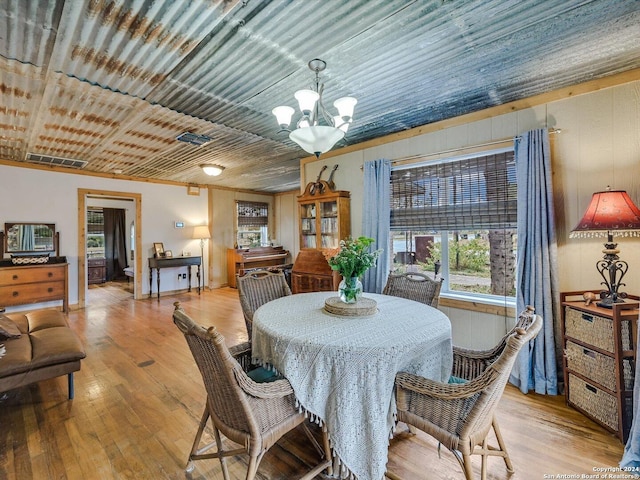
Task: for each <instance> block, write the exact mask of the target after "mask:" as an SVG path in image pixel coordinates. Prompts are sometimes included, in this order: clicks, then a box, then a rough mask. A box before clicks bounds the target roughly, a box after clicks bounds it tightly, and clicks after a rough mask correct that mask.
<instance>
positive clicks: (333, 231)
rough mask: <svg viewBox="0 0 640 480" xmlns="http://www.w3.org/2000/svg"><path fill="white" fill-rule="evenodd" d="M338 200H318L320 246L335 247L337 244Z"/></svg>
mask: <svg viewBox="0 0 640 480" xmlns="http://www.w3.org/2000/svg"><path fill="white" fill-rule="evenodd" d="M338 230H339V228H338V202H336V201H335V200H333V201H329V202H320V233H321V239H322V240H321V242H322V248H337V247H338V244H339V241H340V239H339V236H338V234H339V231H338Z"/></svg>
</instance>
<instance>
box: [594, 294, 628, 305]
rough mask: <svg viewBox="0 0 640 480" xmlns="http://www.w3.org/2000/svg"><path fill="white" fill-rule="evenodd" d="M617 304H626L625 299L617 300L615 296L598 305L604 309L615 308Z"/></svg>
mask: <svg viewBox="0 0 640 480" xmlns="http://www.w3.org/2000/svg"><path fill="white" fill-rule="evenodd" d="M616 303H625V302H624V299H623V298H621V297H620V296H618V297H617V298H616V299H615V300H614V299H613V296H610V297H605V298H603V299H602V300H600V301H599V302H596V305H597V306H599V307H602V308H613V306H614V305H615V304H616Z"/></svg>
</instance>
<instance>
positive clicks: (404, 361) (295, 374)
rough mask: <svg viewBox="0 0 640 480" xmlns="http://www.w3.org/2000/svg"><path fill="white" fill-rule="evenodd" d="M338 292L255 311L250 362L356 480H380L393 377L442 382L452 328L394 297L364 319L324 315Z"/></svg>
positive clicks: (392, 409) (381, 299) (439, 316)
mask: <svg viewBox="0 0 640 480" xmlns="http://www.w3.org/2000/svg"><path fill="white" fill-rule="evenodd" d="M336 295H337V293H336V292H317V293H303V294H297V295H291V296H287V297H283V298H280V299H277V300H274V301H271V302H269V303H267V304H265V305H263V306H261V307H260V308H259V309H258V310H257V311H256V312H255V314H254V317H253V335H252V338H253V356H254V357H255V359H256V360H257V361H259V362H262V363H263V364H269V365H272V366H273V367H274V368H276V369H277V370H278V371H279V372H281V373H282V374H283V375H284V376H285V377H286V378H287V379H288V380H289V381H290V382H291V385H292V386H293V389H294V391H295V395H296V398H297V399H298V402H299V403H300V404H301V406H302V407H303V408H304V409H305V410H307V411H308V412H309V413H311V414H313V415H315V416H317V417H318V418H319V419H320V420H321V421H322V422H324V424H325V425H326V428H327V431H328V434H329V438H330V441H331V446H332V448H333V451H334V454H335V455H336V456H337V457H338V459H339V461H340V463H341V465H342V466H343V467H346V470H344V471H342V472H341V476H345V475H346V476H348V475H350V474H353V475H355V476H356V477H357V479H358V480H380V479H382V478H383V476H384V472H385V466H386V464H387V450H388V445H389V438H390V436H391V434H392V431H393V427H394V419H395V414H396V405H395V400H394V396H393V385H394V380H395V375H396V373H397V372H399V371H408V372H412V373H416V374H418V375H422V376H424V377H427V378H431V379H434V380H438V381H446V380H447V379H448V378H449V375H450V373H451V366H452V362H453V354H452V346H451V323H450V322H449V319H448V318H447V316H446V315H445V314H444V313H442V312H440V311H439V310H437V309H435V308H432V307H429V306H427V305H424V304H422V303H418V302H414V301H412V300H405V299H402V298H398V297H391V296H387V295H377V294H373V293H367V294H365V296H366V297H369V298H373V299H374V300H376V302H377V303H378V313H377V314H375V315H372V316H369V317H338V316H335V315H332V314H329V313H327V312H325V311H324V310H323V306H324V301H325V299H326V298H328V297H330V296H336Z"/></svg>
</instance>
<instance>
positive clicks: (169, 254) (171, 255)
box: [164, 250, 173, 258]
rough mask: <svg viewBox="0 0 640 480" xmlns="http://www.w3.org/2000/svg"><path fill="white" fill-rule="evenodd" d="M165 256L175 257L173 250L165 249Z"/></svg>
mask: <svg viewBox="0 0 640 480" xmlns="http://www.w3.org/2000/svg"><path fill="white" fill-rule="evenodd" d="M164 256H165V258H171V257H173V252H172V251H171V250H165V251H164Z"/></svg>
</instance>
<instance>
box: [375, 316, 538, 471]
mask: <svg viewBox="0 0 640 480" xmlns="http://www.w3.org/2000/svg"><path fill="white" fill-rule="evenodd" d="M518 323H521V324H522V326H517V327H516V328H515V329H514V330H513V331H512V332H511V333H510V335H509V336H508V337H507V338H506V340H505V342H504V345H503V347H502V350H501V351H500V352H499V353H498V354H497V357H496V353H497V351H496V349H491V350H488V351H487V352H485V353H486V354H487V358H483V355H482V352H475V353H474V354H473V355H464V354H463V353H464V350H462V349H457V352H456V355H454V368H453V372H454V375H456V374H457V375H456V376H458V375H459V376H460V377H459V379H457V381H456V383H451V382H450V383H440V382H435V381H433V380H429V379H426V378H423V377H420V376H417V375H413V374H410V373H407V372H400V373H398V374H397V375H396V404H397V409H398V417H397V418H398V421H401V422H404V423H406V424H407V425H410V426H411V425H412V426H414V427H416V428H418V429H420V430H422V431H423V432H426V433H427V434H429V435H431V436H432V437H434V438H435V439H436V440H437V441H438V442H439V443H440V444H442V445H444V446H445V447H446V448H448V449H449V450H450V451H451V452H452V453H453V455H454V456H455V458H456V459H457V460H458V462H459V463H460V466H461V467H462V470H463V472H464V474H465V478H466V479H467V480H471V479H472V478H473V470H472V465H471V455H480V456H481V457H482V463H481V475H480V476H481V479H482V480H485V479H486V477H487V457H488V456H499V457H502V458H503V460H504V462H505V465H506V468H507V471H508V472H510V473H512V472H513V464H512V463H511V459H510V458H509V454H508V453H507V449H506V445H505V443H504V440H503V438H502V434H501V433H500V429H499V428H498V422H497V421H496V418H495V410H496V407H497V405H498V402H499V401H500V398H501V397H502V394H503V392H504V388H505V386H506V384H507V381H508V379H509V375H510V373H511V369H512V367H513V365H514V363H515V360H516V357H517V355H518V352H519V351H520V349H521V348H523V347H524V346H525V345H527V344H528V342H529V341H530V340H533V339H534V338H535V337H536V335H537V334H538V332H539V331H540V329H541V328H542V317H540V316H539V315H535V313H534V312H533V309H527V310H526V311H525V312H523V313H522V314H521V315H520V319H519V322H518ZM467 352H470V351H468V350H467ZM491 359H493V360H491ZM492 428H493V431H494V433H495V436H496V440H497V443H498V446H497V447H496V446H493V445H489V444H488V440H487V437H488V434H489V431H490V430H491V429H492ZM387 476H388V477H389V478H391V479H392V480H398V477H397V476H396V475H395V474H393V473H391V472H387Z"/></svg>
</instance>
